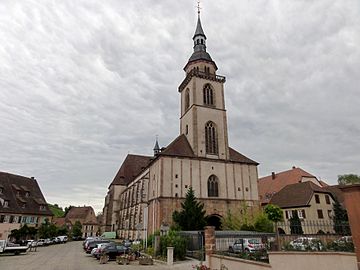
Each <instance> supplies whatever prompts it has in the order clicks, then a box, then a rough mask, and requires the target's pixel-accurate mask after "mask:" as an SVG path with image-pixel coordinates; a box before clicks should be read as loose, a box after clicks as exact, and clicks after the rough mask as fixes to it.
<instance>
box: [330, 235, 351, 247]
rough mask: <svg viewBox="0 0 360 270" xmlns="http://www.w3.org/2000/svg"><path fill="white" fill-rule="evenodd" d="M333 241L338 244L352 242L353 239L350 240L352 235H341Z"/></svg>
mask: <svg viewBox="0 0 360 270" xmlns="http://www.w3.org/2000/svg"><path fill="white" fill-rule="evenodd" d="M334 242H335V243H336V244H338V245H343V244H346V243H352V242H353V240H352V236H342V237H340V238H339V239H336V240H335V241H334Z"/></svg>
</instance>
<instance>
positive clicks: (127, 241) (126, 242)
mask: <svg viewBox="0 0 360 270" xmlns="http://www.w3.org/2000/svg"><path fill="white" fill-rule="evenodd" d="M123 246H125V247H131V241H130V240H124V242H123Z"/></svg>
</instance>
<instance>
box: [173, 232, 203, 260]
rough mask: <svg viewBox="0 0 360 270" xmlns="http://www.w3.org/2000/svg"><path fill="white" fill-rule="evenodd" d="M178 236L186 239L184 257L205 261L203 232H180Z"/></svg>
mask: <svg viewBox="0 0 360 270" xmlns="http://www.w3.org/2000/svg"><path fill="white" fill-rule="evenodd" d="M179 235H180V236H181V237H183V238H185V239H186V256H188V257H192V258H195V259H198V260H200V261H204V260H205V236H204V231H181V232H179Z"/></svg>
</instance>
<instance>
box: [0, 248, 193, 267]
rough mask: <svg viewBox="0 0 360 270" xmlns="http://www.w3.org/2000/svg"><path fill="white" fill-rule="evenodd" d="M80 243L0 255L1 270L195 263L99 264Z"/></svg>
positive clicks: (185, 264)
mask: <svg viewBox="0 0 360 270" xmlns="http://www.w3.org/2000/svg"><path fill="white" fill-rule="evenodd" d="M81 244H82V242H69V243H66V244H58V245H52V246H47V247H38V248H37V251H36V252H33V251H31V252H27V254H21V255H17V256H14V255H12V254H11V255H5V254H3V255H0V269H1V270H95V269H96V270H98V269H106V270H111V269H118V270H119V269H133V270H135V269H141V268H144V269H148V270H150V269H179V270H190V269H192V265H194V264H196V263H197V262H196V261H186V262H181V263H175V264H174V265H173V266H168V265H166V264H162V263H155V264H154V265H153V266H142V265H139V264H138V263H137V262H134V263H133V264H130V265H127V266H124V265H118V264H117V263H116V262H114V261H110V262H109V263H107V264H99V261H97V260H96V259H94V258H92V257H91V256H90V255H88V254H86V253H85V252H83V250H82V245H81Z"/></svg>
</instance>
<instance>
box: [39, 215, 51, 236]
mask: <svg viewBox="0 0 360 270" xmlns="http://www.w3.org/2000/svg"><path fill="white" fill-rule="evenodd" d="M49 227H50V222H49V220H48V219H45V222H44V223H43V224H41V226H40V228H39V231H38V233H39V237H40V238H49V237H50V234H49Z"/></svg>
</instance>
